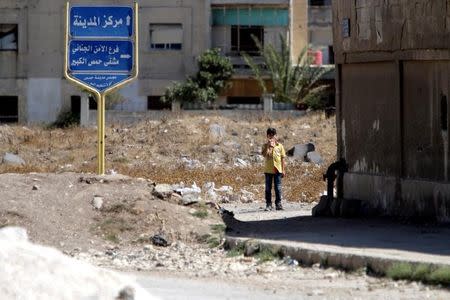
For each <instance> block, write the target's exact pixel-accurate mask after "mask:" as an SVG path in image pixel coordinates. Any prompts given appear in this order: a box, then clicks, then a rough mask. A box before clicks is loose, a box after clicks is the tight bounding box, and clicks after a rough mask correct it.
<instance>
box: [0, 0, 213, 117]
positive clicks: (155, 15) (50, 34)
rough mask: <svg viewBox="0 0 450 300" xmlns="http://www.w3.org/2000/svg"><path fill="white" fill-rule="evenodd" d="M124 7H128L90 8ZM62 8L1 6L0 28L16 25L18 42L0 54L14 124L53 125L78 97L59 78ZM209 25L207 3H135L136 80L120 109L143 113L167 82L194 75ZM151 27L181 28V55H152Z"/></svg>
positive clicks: (54, 3) (55, 4) (2, 90)
mask: <svg viewBox="0 0 450 300" xmlns="http://www.w3.org/2000/svg"><path fill="white" fill-rule="evenodd" d="M123 3H126V4H130V3H132V2H130V1H118V0H115V1H110V0H108V1H106V0H102V1H96V2H95V4H123ZM65 4H66V1H65V0H40V1H37V0H28V1H26V0H19V1H11V0H2V1H0V23H3V24H10V23H12V24H18V37H19V42H18V50H17V51H0V96H1V95H8V96H18V97H19V122H22V123H24V122H31V123H35V122H36V123H40V122H52V121H54V120H55V119H56V117H57V116H58V114H59V113H60V112H61V111H63V110H67V109H70V96H71V95H81V91H80V90H79V89H78V88H73V87H70V86H67V82H66V80H65V79H64V78H63V64H64V34H65ZM71 4H89V5H91V4H92V1H87V0H76V1H71ZM209 20H210V2H209V1H207V0H183V1H178V0H142V1H139V31H140V50H139V55H140V75H139V80H138V81H136V82H135V83H134V84H133V85H130V86H128V87H126V88H125V89H124V90H123V91H122V92H123V94H124V96H125V98H127V99H128V102H129V103H127V104H126V105H125V106H124V109H127V110H130V111H133V110H146V108H147V96H148V95H162V93H163V92H164V90H165V87H167V86H168V85H169V84H170V83H171V82H172V81H175V80H182V79H184V78H185V76H186V75H189V74H192V73H194V72H195V69H196V58H197V57H198V55H200V54H201V53H202V52H203V51H204V50H205V49H207V48H209V47H210V26H209ZM151 23H169V24H170V23H172V24H173V23H176V24H182V27H183V47H182V50H180V51H175V50H170V51H155V50H151V49H150V41H149V39H150V37H149V36H150V33H149V30H150V28H149V24H151ZM0 105H1V103H0Z"/></svg>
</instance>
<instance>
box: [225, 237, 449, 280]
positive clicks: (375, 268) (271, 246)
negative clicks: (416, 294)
mask: <svg viewBox="0 0 450 300" xmlns="http://www.w3.org/2000/svg"><path fill="white" fill-rule="evenodd" d="M225 247H226V248H227V249H230V250H231V249H234V248H238V247H243V249H244V253H245V255H246V256H251V255H253V254H255V253H257V252H258V251H261V250H269V251H270V252H271V253H273V254H274V255H278V256H280V257H281V258H283V257H287V256H289V257H291V258H292V259H295V260H297V261H298V262H299V264H300V265H303V266H312V265H314V264H320V265H321V266H322V267H332V268H335V269H343V270H346V271H356V270H361V269H366V270H367V271H368V272H371V273H373V274H377V275H381V276H383V275H386V273H387V271H388V270H389V268H390V267H392V266H393V265H394V264H398V263H409V264H412V265H419V264H426V265H428V266H430V267H435V268H438V267H450V263H449V264H439V263H430V262H423V261H412V260H406V259H394V258H383V257H378V256H369V255H358V254H348V253H342V252H338V251H322V250H318V249H311V248H307V247H301V246H287V245H283V243H279V242H272V241H268V240H258V239H253V238H242V237H231V236H226V237H225Z"/></svg>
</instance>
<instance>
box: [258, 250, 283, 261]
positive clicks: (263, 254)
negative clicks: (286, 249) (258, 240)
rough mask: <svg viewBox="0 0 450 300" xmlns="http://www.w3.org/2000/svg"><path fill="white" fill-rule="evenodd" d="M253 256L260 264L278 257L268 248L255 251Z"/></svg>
mask: <svg viewBox="0 0 450 300" xmlns="http://www.w3.org/2000/svg"><path fill="white" fill-rule="evenodd" d="M255 257H256V258H257V259H258V263H260V264H262V263H265V262H268V261H272V260H275V259H277V258H278V256H277V255H275V254H273V253H272V251H270V250H269V249H262V250H261V251H259V252H258V253H256V255H255Z"/></svg>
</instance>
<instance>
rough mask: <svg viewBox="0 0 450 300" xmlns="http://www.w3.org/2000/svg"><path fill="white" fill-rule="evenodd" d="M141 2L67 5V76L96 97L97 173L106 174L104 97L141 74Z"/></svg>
mask: <svg viewBox="0 0 450 300" xmlns="http://www.w3.org/2000/svg"><path fill="white" fill-rule="evenodd" d="M138 46H139V45H138V4H137V3H136V2H135V3H134V6H71V5H70V4H69V2H67V5H66V42H65V59H64V75H65V77H66V78H67V79H68V80H70V81H72V82H74V83H76V84H77V85H79V86H81V87H82V88H84V89H86V90H88V91H90V92H92V93H93V94H94V95H95V97H96V99H97V130H98V144H97V162H98V163H97V173H98V174H99V175H103V174H105V99H106V95H107V94H108V93H110V92H111V91H113V90H115V89H118V88H119V87H121V86H123V85H124V84H126V83H128V82H130V81H131V80H133V79H134V78H136V77H137V75H138V65H139V64H138V55H139V52H138Z"/></svg>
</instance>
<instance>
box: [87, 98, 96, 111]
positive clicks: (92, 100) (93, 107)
mask: <svg viewBox="0 0 450 300" xmlns="http://www.w3.org/2000/svg"><path fill="white" fill-rule="evenodd" d="M89 110H97V100H96V99H95V98H94V97H92V96H89Z"/></svg>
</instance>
